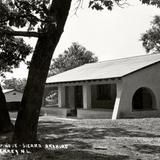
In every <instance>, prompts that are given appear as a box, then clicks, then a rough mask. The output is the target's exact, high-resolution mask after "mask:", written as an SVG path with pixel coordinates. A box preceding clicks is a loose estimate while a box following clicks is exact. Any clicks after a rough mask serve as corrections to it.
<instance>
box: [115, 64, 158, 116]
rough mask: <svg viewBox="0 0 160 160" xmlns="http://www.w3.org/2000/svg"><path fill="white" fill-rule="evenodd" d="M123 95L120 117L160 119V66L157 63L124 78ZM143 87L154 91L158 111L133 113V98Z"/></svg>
mask: <svg viewBox="0 0 160 160" xmlns="http://www.w3.org/2000/svg"><path fill="white" fill-rule="evenodd" d="M122 86H123V87H122V95H121V99H120V106H119V113H118V117H148V116H149V117H159V116H160V64H159V63H157V64H155V65H152V66H150V67H147V68H144V69H142V70H140V71H137V72H134V73H132V74H130V75H128V76H126V77H123V78H122ZM141 87H146V88H149V89H151V90H152V92H153V93H154V95H155V98H156V106H154V108H155V109H156V110H148V111H147V110H145V111H133V110H132V98H133V95H134V93H135V92H136V91H137V90H138V89H139V88H141Z"/></svg>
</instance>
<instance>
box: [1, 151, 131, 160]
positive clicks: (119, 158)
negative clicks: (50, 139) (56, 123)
mask: <svg viewBox="0 0 160 160" xmlns="http://www.w3.org/2000/svg"><path fill="white" fill-rule="evenodd" d="M9 159H11V157H8V156H6V157H4V159H3V160H9ZM22 159H25V160H33V159H35V160H128V159H129V157H128V156H126V155H104V154H97V153H93V152H88V151H69V152H67V151H52V152H51V151H43V152H35V153H32V154H25V155H18V156H13V157H12V160H22Z"/></svg>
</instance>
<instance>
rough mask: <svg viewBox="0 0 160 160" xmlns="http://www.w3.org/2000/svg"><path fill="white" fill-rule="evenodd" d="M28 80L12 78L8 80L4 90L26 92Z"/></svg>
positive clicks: (5, 82)
mask: <svg viewBox="0 0 160 160" xmlns="http://www.w3.org/2000/svg"><path fill="white" fill-rule="evenodd" d="M26 81H27V80H26V79H25V78H23V79H16V78H12V79H6V80H5V81H4V82H3V83H4V85H3V88H4V89H15V90H17V91H21V92H23V91H24V88H25V85H26Z"/></svg>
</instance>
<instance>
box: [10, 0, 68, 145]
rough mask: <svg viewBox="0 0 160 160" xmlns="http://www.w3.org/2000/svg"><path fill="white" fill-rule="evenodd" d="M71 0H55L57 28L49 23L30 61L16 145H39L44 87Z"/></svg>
mask: <svg viewBox="0 0 160 160" xmlns="http://www.w3.org/2000/svg"><path fill="white" fill-rule="evenodd" d="M70 4H71V0H54V3H53V4H52V6H51V9H50V16H52V18H53V19H55V18H56V22H57V26H55V24H53V23H50V24H48V26H47V33H46V34H45V35H44V36H43V37H39V39H38V41H37V44H36V47H35V51H34V54H33V57H32V60H31V64H30V68H29V75H28V79H27V84H26V87H25V90H24V94H23V98H22V102H21V107H20V110H19V113H18V116H17V120H16V124H15V132H14V135H13V142H16V143H36V142H37V126H38V119H39V114H40V109H41V104H42V97H43V92H44V85H45V81H46V78H47V74H48V70H49V66H50V62H51V59H52V55H53V52H54V50H55V48H56V46H57V44H58V42H59V39H60V37H61V34H62V33H63V29H64V25H65V22H66V19H67V16H68V13H69V10H70Z"/></svg>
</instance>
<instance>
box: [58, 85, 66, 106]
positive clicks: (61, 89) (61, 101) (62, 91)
mask: <svg viewBox="0 0 160 160" xmlns="http://www.w3.org/2000/svg"><path fill="white" fill-rule="evenodd" d="M58 106H59V107H65V86H61V85H59V86H58Z"/></svg>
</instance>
